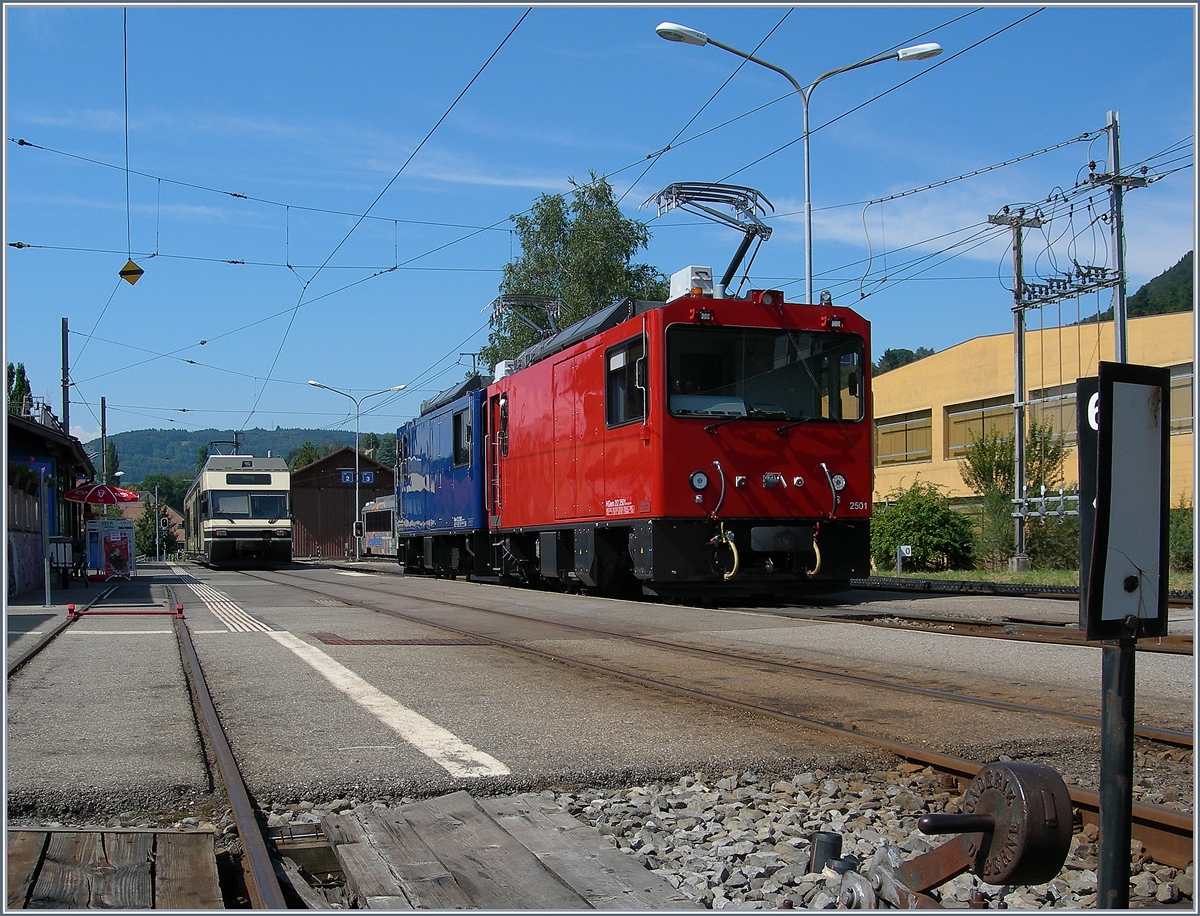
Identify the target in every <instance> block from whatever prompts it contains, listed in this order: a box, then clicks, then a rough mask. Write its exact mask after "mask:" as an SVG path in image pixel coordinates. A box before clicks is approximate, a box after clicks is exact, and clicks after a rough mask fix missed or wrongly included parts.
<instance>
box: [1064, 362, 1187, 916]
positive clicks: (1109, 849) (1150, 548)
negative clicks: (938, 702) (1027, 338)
mask: <svg viewBox="0 0 1200 916" xmlns="http://www.w3.org/2000/svg"><path fill="white" fill-rule="evenodd" d="M1082 381H1084V380H1081V382H1082ZM1080 387H1081V388H1082V387H1083V386H1080ZM1170 390H1171V372H1170V370H1169V369H1162V368H1157V367H1152V366H1131V365H1128V364H1125V363H1101V364H1100V378H1099V393H1098V396H1097V398H1096V401H1095V403H1094V405H1092V404H1091V403H1090V398H1089V409H1083V410H1080V413H1079V416H1080V417H1081V418H1083V419H1084V421H1085V422H1087V423H1088V424H1090V425H1093V427H1094V429H1095V432H1096V435H1097V439H1098V448H1097V450H1096V452H1095V453H1094V454H1092V453H1090V450H1089V449H1084V448H1083V447H1082V446H1083V444H1084V441H1085V440H1084V437H1082V436H1081V437H1080V445H1081V449H1080V465H1081V473H1080V477H1081V479H1082V477H1083V476H1084V474H1083V470H1082V468H1083V464H1084V462H1085V461H1089V460H1094V461H1095V463H1096V473H1095V482H1096V483H1095V493H1096V507H1095V509H1096V511H1095V520H1094V532H1093V536H1092V550H1091V557H1090V562H1089V564H1088V567H1089V568H1088V569H1087V570H1086V573H1087V577H1088V580H1087V620H1086V627H1087V638H1088V639H1089V640H1101V641H1102V642H1103V649H1102V652H1103V668H1102V673H1101V687H1102V691H1103V693H1102V703H1101V739H1100V740H1101V744H1100V843H1099V868H1098V869H1097V879H1098V880H1097V891H1098V899H1097V901H1096V905H1097V906H1098V907H1099V908H1101V909H1126V908H1128V906H1129V843H1130V838H1131V832H1132V830H1131V824H1132V820H1133V728H1134V674H1135V670H1134V656H1135V650H1136V646H1137V640H1138V638H1139V637H1155V636H1165V635H1166V634H1167V589H1168V582H1167V516H1168V510H1169V507H1170V480H1171V478H1170V460H1169V459H1170V421H1169V418H1168V405H1169V403H1170V401H1169V397H1170ZM1092 407H1094V409H1091V408H1092ZM1085 452H1087V453H1086V454H1085ZM1083 575H1084V571H1083V570H1081V571H1080V576H1081V577H1082V576H1083ZM1081 584H1082V582H1081Z"/></svg>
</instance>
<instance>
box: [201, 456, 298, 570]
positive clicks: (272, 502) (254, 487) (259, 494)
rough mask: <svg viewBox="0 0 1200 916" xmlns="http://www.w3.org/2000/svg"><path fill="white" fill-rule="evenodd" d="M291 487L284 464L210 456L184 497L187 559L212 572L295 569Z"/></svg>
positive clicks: (244, 457) (252, 457) (250, 458)
mask: <svg viewBox="0 0 1200 916" xmlns="http://www.w3.org/2000/svg"><path fill="white" fill-rule="evenodd" d="M291 484H292V475H291V471H290V470H289V469H288V466H287V462H286V461H284V460H283V459H282V458H255V457H254V456H252V455H212V456H210V457H209V458H208V460H207V461H206V462H205V463H204V468H203V469H202V470H201V471H200V474H199V475H198V476H197V477H196V480H195V482H194V483H193V484H192V486H191V489H189V490H188V493H187V496H186V497H184V506H183V525H184V542H185V545H186V550H187V555H188V557H189V558H190V559H193V560H198V561H200V562H201V563H207V564H208V565H210V566H235V565H242V566H252V565H258V566H277V565H286V564H288V563H290V562H291V561H292V517H291V510H290V502H289V491H290V490H291Z"/></svg>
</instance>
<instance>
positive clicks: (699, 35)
mask: <svg viewBox="0 0 1200 916" xmlns="http://www.w3.org/2000/svg"><path fill="white" fill-rule="evenodd" d="M654 31H655V32H657V33H658V35H659V37H660V38H665V39H666V40H667V41H678V42H682V43H683V44H688V45H699V46H704V45H716V46H717V47H718V48H720V49H721V50H722V51H728V52H729V53H730V54H736V55H737V56H738V57H742V58H745V59H746V60H748V61H752V62H753V63H756V64H758V65H760V66H763V67H766V68H767V69H768V70H774V71H775V72H776V73H778V74H780V75H781V76H783V77H785V78H786V79H787V81H788V82H790V83H791V84H792V87H793V88H794V89H795V90H796V94H797V95H798V96H800V103H801V104H802V105H803V106H804V282H805V289H806V292H807V296H808V303H809V304H810V305H811V304H812V302H813V267H812V195H811V194H810V192H809V168H808V100H809V99H810V98H811V97H812V93H813V90H814V89H816V88H817V83H819V82H821V80H823V79H828V78H829V77H831V76H836V75H837V74H839V73H846V72H847V71H849V70H857V69H858V68H859V67H867V66H870V65H871V64H879V63H883V61H885V60H927V59H929V58H930V57H937V56H938V55H939V54H941V53H942V46H941V45H939V44H937V43H936V42H929V43H927V44H920V45H913V46H912V47H908V48H901V49H900V50H899V51H889V52H888V53H886V54H877V55H876V56H874V57H868V58H867V59H866V60H860V61H859V62H858V63H856V64H850V65H849V66H847V67H838V68H837V69H835V70H829V71H827V72H825V73H822V74H821V75H820V76H818V77H817V78H816V79H815V80H813V81H812V84H811V85H810V86H809V87H808V90H807V91H805V89H804V87H802V86H801V85H800V84H799V83H798V82H796V80H795V78H793V76H792V75H791V74H790V73H788V72H787V71H786V70H784V69H783V68H782V67H777V66H775V65H774V64H772V63H768V62H767V61H765V60H760V59H759V58H757V57H755V56H754V55H753V54H747V53H746V52H745V51H739V50H738V49H737V48H732V47H730V46H729V45H726V44H721V42H719V41H717V40H716V39H715V38H709V37H708V36H707V35H705V34H704V33H703V32H701V31H699V30H697V29H690V28H688V27H687V26H686V25H679V24H677V23H674V22H662V23H659V25H658V27H657V28H656V29H655V30H654Z"/></svg>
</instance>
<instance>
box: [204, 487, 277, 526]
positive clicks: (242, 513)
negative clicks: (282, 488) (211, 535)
mask: <svg viewBox="0 0 1200 916" xmlns="http://www.w3.org/2000/svg"><path fill="white" fill-rule="evenodd" d="M209 499H210V500H211V503H210V505H211V511H210V512H209V513H208V517H209V518H227V519H234V518H265V519H279V518H287V517H288V495H287V494H286V493H248V492H246V491H245V490H213V491H212V492H211V493H209Z"/></svg>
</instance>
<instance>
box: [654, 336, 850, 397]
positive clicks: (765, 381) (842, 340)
mask: <svg viewBox="0 0 1200 916" xmlns="http://www.w3.org/2000/svg"><path fill="white" fill-rule="evenodd" d="M667 384H668V389H669V399H668V406H669V408H670V411H671V414H672V415H673V416H677V417H726V418H734V417H746V418H749V419H771V420H788V421H796V420H861V419H862V418H863V416H864V405H865V401H866V395H865V392H864V390H863V389H864V385H863V341H862V338H861V337H858V336H857V335H855V334H843V333H836V332H825V331H821V332H808V331H787V330H773V329H767V328H722V327H696V326H693V325H675V326H673V327H672V328H670V329H669V330H668V332H667Z"/></svg>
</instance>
